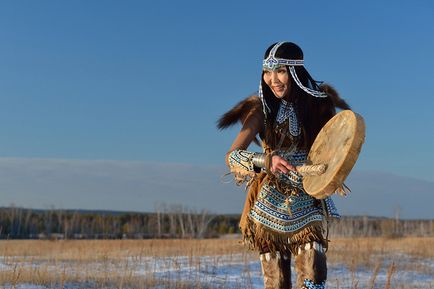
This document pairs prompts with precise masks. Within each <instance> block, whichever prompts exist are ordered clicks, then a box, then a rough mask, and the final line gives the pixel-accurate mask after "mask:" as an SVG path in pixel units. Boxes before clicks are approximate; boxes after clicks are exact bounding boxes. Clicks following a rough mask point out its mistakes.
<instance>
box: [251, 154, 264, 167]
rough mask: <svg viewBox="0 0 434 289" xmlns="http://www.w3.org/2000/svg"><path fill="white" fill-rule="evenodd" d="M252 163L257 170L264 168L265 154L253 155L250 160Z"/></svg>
mask: <svg viewBox="0 0 434 289" xmlns="http://www.w3.org/2000/svg"><path fill="white" fill-rule="evenodd" d="M252 163H253V165H254V166H255V167H257V168H265V154H264V153H254V155H253V158H252Z"/></svg>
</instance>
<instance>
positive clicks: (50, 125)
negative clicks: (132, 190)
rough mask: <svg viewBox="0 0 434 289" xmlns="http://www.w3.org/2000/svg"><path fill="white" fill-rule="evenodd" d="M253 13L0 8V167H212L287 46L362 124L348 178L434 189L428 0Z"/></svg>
mask: <svg viewBox="0 0 434 289" xmlns="http://www.w3.org/2000/svg"><path fill="white" fill-rule="evenodd" d="M264 3H265V2H264V1H8V2H6V1H1V2H0V131H1V133H2V136H3V137H2V138H1V141H0V157H3V158H25V159H29V158H41V159H73V160H119V161H141V162H153V163H184V164H192V165H205V166H208V165H209V166H220V165H221V166H223V165H224V154H225V153H226V151H227V149H228V148H229V146H230V144H231V142H232V140H233V138H234V137H235V135H236V133H237V128H235V129H231V130H229V131H223V132H219V131H217V130H216V129H215V121H216V119H217V118H218V117H219V116H220V115H221V114H223V113H224V112H225V111H226V110H228V109H229V108H230V107H231V106H232V105H234V104H235V103H237V102H238V101H239V100H241V99H242V98H244V97H246V96H247V95H249V94H251V93H253V92H255V91H256V90H257V86H258V82H259V78H260V71H261V61H262V56H263V52H264V50H265V49H266V48H267V47H268V46H269V45H270V44H271V43H273V42H276V41H281V40H287V41H293V42H295V43H297V44H299V45H300V46H301V47H302V48H303V50H304V54H305V65H306V67H307V69H308V70H309V72H310V73H311V74H312V75H313V77H314V78H316V79H318V80H323V81H326V82H329V83H331V84H332V85H334V86H335V87H336V88H337V89H338V91H339V92H340V94H341V96H342V97H343V98H345V99H346V100H347V101H348V102H349V103H350V104H351V106H352V107H353V109H354V111H356V112H358V113H360V114H361V115H362V116H363V117H364V118H365V121H366V124H367V135H366V143H365V146H364V147H363V150H362V154H361V156H360V159H359V161H358V163H357V165H356V168H355V170H360V171H369V172H384V173H390V174H394V175H398V176H409V177H412V178H416V179H420V180H424V181H429V182H434V170H433V168H432V163H433V162H434V149H433V147H434V129H433V128H432V126H433V124H434V116H433V115H434V114H433V113H432V110H433V109H432V108H433V105H434V90H433V89H432V88H431V86H432V82H433V79H434V72H433V67H434V56H433V51H434V37H433V35H434V17H433V16H434V4H433V3H432V1H412V2H410V1H373V0H369V1H359V2H348V1H326V2H324V1H323V2H319V1H318V2H317V3H315V2H314V1H272V2H269V3H268V4H267V5H265V4H264ZM258 149H259V148H256V147H252V150H258Z"/></svg>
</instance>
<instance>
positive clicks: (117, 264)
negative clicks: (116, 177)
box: [0, 238, 434, 288]
mask: <svg viewBox="0 0 434 289" xmlns="http://www.w3.org/2000/svg"><path fill="white" fill-rule="evenodd" d="M240 253H241V255H242V259H243V260H244V262H245V263H246V264H247V263H248V262H250V261H252V260H256V259H257V255H256V253H252V252H248V251H247V250H246V249H245V248H243V247H242V245H241V244H240V243H239V241H238V240H221V239H212V240H85V241H83V240H71V241H38V240H8V241H0V286H6V285H7V286H9V287H8V288H14V286H15V285H16V284H22V283H31V284H39V285H45V286H48V287H50V288H63V285H64V284H65V283H67V284H78V285H77V286H79V287H77V288H108V287H112V288H113V287H114V288H155V286H157V288H207V285H205V284H204V283H203V280H201V279H200V278H199V277H194V276H195V275H194V274H193V275H192V276H193V278H192V279H188V280H185V278H182V277H179V276H178V277H177V276H172V277H170V278H161V276H160V277H159V276H158V275H157V274H156V271H155V270H156V269H155V267H152V263H150V265H146V264H147V263H146V262H144V260H147V258H150V257H158V258H155V259H162V260H165V258H167V262H168V263H167V266H171V268H175V269H176V268H177V267H179V268H181V267H182V266H184V265H186V264H187V265H188V266H189V267H191V268H192V270H198V271H199V270H202V268H203V266H204V264H200V262H201V261H200V259H199V258H197V257H198V256H211V257H210V259H209V260H212V262H213V263H214V264H210V265H209V266H215V265H217V264H218V263H219V262H220V263H221V259H220V258H221V256H223V255H225V256H232V255H234V256H235V255H238V256H239V255H240ZM327 255H328V260H329V265H333V264H342V265H343V266H346V267H347V268H348V270H349V272H351V276H347V278H350V279H351V282H352V288H379V287H375V286H376V285H375V284H376V283H377V275H378V273H379V272H380V270H388V272H389V273H388V280H387V281H386V286H388V288H393V287H391V284H393V282H392V281H393V278H394V276H396V274H399V273H400V272H403V271H408V270H412V271H417V272H422V273H424V274H428V275H429V274H432V275H433V276H434V271H433V267H432V265H431V266H430V265H429V263H428V264H427V262H421V260H422V261H423V260H425V261H426V260H432V259H433V257H434V238H401V239H387V238H358V239H334V240H333V241H332V242H331V243H330V249H329V252H328V254H327ZM174 256H183V257H184V258H185V259H186V261H185V262H186V263H182V264H181V263H179V264H178V263H177V262H178V261H177V260H175V259H170V257H174ZM404 259H405V260H404ZM409 260H410V261H414V262H409ZM2 264H4V267H1V266H2ZM144 264H145V265H144ZM138 266H139V267H140V270H141V273H140V274H138V273H137V272H138V271H137V270H138ZM146 266H148V267H146ZM362 267H364V268H371V271H372V275H371V277H370V280H365V283H366V285H363V286H361V285H359V284H360V281H359V280H358V277H357V272H358V271H359V270H360V268H362ZM172 274H174V275H176V270H174V271H173V273H172ZM340 283H341V284H342V280H336V281H335V282H332V283H331V284H334V285H333V286H330V285H329V287H328V288H341V287H340V285H339V284H340ZM241 284H242V283H240V286H239V288H245V287H243V285H241ZM158 286H159V287H158ZM433 286H434V283H433ZM208 288H216V287H215V286H213V287H208ZM221 288H224V286H222V287H221ZM399 288H411V287H406V284H401V285H400V287H399ZM428 288H429V287H428Z"/></svg>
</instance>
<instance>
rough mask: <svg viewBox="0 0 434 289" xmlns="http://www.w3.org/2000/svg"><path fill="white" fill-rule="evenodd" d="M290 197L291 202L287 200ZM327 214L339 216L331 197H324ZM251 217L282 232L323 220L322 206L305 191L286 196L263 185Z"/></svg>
mask: <svg viewBox="0 0 434 289" xmlns="http://www.w3.org/2000/svg"><path fill="white" fill-rule="evenodd" d="M287 199H290V202H287V201H286V200H287ZM324 200H325V203H326V210H327V214H328V215H329V216H332V217H339V215H338V214H337V210H336V208H335V206H334V204H333V201H332V199H331V198H330V197H328V198H326V199H324ZM249 216H250V218H251V219H253V220H254V221H256V222H259V223H261V224H263V225H264V226H266V227H268V228H271V229H273V230H275V231H277V232H280V233H292V232H295V231H298V230H300V229H302V228H304V227H305V226H306V225H308V224H309V223H311V222H315V221H322V220H323V218H324V215H323V209H322V206H320V205H319V206H318V205H317V202H316V200H315V199H314V198H312V197H311V196H309V195H308V194H306V193H305V192H303V191H300V192H299V194H298V195H294V196H286V195H284V194H282V193H280V192H279V191H278V190H277V189H276V188H275V187H274V186H271V185H267V184H265V185H263V186H262V188H261V191H260V193H259V196H258V199H257V201H256V202H255V204H254V206H253V208H252V209H251V210H250V214H249Z"/></svg>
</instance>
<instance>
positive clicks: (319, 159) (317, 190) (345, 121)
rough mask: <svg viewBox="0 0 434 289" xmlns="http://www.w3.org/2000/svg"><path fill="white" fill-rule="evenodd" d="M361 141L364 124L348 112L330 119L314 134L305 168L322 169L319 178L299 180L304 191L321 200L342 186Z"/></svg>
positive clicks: (363, 135) (313, 176)
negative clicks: (322, 165) (321, 167)
mask: <svg viewBox="0 0 434 289" xmlns="http://www.w3.org/2000/svg"><path fill="white" fill-rule="evenodd" d="M364 141H365V122H364V120H363V118H362V117H361V116H360V115H358V114H357V113H354V112H352V111H351V110H343V111H341V112H339V113H338V114H336V115H335V116H334V117H333V118H331V119H330V120H329V121H328V122H327V123H326V124H325V126H324V127H323V128H322V129H321V131H320V132H319V133H318V135H317V137H316V139H315V141H314V143H313V145H312V148H311V149H310V151H309V155H308V156H307V162H306V166H307V167H309V165H321V164H324V165H325V171H324V172H323V173H321V174H319V175H315V174H306V175H304V177H303V187H304V189H305V191H306V192H307V193H308V194H309V195H311V196H313V197H315V198H317V199H324V198H326V197H328V196H330V195H332V194H333V193H335V192H336V191H337V190H338V189H339V188H342V186H344V184H343V183H344V181H345V179H346V177H347V176H348V174H349V173H350V171H351V169H352V168H353V166H354V164H355V163H356V160H357V158H358V156H359V153H360V150H361V148H362V144H363V143H364Z"/></svg>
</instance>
